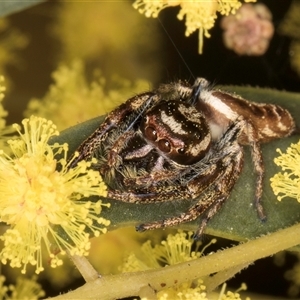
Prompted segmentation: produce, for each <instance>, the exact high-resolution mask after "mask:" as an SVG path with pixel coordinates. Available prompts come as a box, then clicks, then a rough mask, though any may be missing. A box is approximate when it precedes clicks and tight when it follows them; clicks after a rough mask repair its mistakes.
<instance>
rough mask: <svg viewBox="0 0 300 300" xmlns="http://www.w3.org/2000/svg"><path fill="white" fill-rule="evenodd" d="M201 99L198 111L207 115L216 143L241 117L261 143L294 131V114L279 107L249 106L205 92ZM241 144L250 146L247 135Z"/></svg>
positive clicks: (216, 92) (229, 96) (224, 95)
mask: <svg viewBox="0 0 300 300" xmlns="http://www.w3.org/2000/svg"><path fill="white" fill-rule="evenodd" d="M199 98H200V99H199V102H198V103H197V105H196V106H197V109H200V110H201V111H202V112H203V113H204V115H205V117H206V119H207V121H208V124H209V126H210V128H211V131H212V136H213V138H214V139H216V138H218V134H220V135H221V134H222V133H223V132H224V130H225V129H226V128H227V127H228V126H229V124H230V123H231V122H233V121H234V120H236V119H237V117H238V116H243V118H244V119H245V120H246V121H247V123H248V124H251V126H252V127H253V129H254V131H255V133H256V135H257V136H256V138H257V141H258V142H269V141H271V140H273V139H276V138H281V137H285V136H289V135H290V134H291V133H292V132H293V131H294V130H295V122H294V120H293V118H292V116H291V114H290V113H289V112H288V111H287V110H286V109H284V108H282V107H281V106H278V105H276V104H265V103H255V102H250V101H247V100H245V99H243V98H241V97H239V96H235V95H232V94H229V93H226V92H223V91H219V90H212V91H209V90H203V91H201V93H200V96H199ZM240 142H242V143H247V142H248V140H247V133H246V132H245V133H244V134H243V135H242V136H241V139H240Z"/></svg>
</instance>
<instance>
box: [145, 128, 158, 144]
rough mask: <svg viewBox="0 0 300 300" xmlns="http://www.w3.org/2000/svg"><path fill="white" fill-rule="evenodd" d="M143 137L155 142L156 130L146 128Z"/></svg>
mask: <svg viewBox="0 0 300 300" xmlns="http://www.w3.org/2000/svg"><path fill="white" fill-rule="evenodd" d="M145 137H146V138H147V139H148V140H150V141H153V142H154V141H156V140H157V132H156V130H155V129H154V128H153V127H151V126H149V127H146V129H145Z"/></svg>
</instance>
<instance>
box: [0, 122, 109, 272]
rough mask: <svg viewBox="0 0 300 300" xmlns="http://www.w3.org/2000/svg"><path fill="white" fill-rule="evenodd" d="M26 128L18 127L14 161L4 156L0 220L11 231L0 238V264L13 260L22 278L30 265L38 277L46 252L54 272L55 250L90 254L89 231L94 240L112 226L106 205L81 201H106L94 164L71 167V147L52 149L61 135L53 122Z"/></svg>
mask: <svg viewBox="0 0 300 300" xmlns="http://www.w3.org/2000/svg"><path fill="white" fill-rule="evenodd" d="M22 124H23V127H24V133H21V131H20V127H19V126H18V125H14V127H15V128H16V130H17V131H18V133H19V135H20V138H19V139H16V140H10V141H9V145H10V148H11V152H12V153H13V154H12V156H11V157H10V156H8V155H7V154H5V153H4V152H3V151H0V194H1V199H0V221H1V222H4V223H6V224H7V225H8V226H9V229H7V231H6V232H5V233H4V234H3V235H2V236H0V239H1V240H3V242H4V247H3V249H2V251H1V252H0V259H1V262H2V263H4V264H6V263H7V261H10V265H11V266H12V267H21V266H23V268H22V272H23V273H25V272H26V266H27V265H28V264H31V265H35V266H36V273H39V272H41V271H42V270H43V266H42V249H43V248H45V250H46V253H47V255H48V256H49V257H50V258H51V266H52V267H55V266H57V265H61V264H62V260H61V259H59V258H58V257H57V256H56V255H55V254H54V253H53V249H55V251H56V252H60V253H62V254H64V253H65V250H68V251H69V252H70V253H71V254H72V255H74V254H77V255H87V254H88V250H89V248H90V242H89V238H90V234H89V233H87V232H86V231H87V230H88V232H91V233H92V234H93V235H95V236H98V235H99V234H100V233H101V232H106V228H105V227H104V228H103V226H107V225H109V221H108V220H105V219H103V218H101V217H99V214H100V212H101V209H102V206H109V205H108V204H103V203H102V202H101V201H98V202H90V201H83V200H82V198H83V197H89V196H91V195H98V196H103V197H105V196H106V194H107V192H106V186H105V184H104V183H103V181H102V178H101V177H100V175H99V172H96V171H93V170H89V167H90V165H91V162H85V161H82V162H80V163H79V164H78V166H76V167H74V168H72V169H69V168H68V165H67V151H68V146H67V145H66V144H64V145H59V144H54V145H49V144H48V142H49V139H50V138H51V137H52V136H55V135H58V131H57V130H56V127H55V125H54V124H53V123H52V122H51V121H47V120H46V119H43V118H38V117H34V116H32V117H30V119H25V120H23V122H22ZM58 231H59V232H60V234H58ZM62 233H63V234H62ZM63 235H64V236H65V237H64V238H63V237H62V236H63Z"/></svg>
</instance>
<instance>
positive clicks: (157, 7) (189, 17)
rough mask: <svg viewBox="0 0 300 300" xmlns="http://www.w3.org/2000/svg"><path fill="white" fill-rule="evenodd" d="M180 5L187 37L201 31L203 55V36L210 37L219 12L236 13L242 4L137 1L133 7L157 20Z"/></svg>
mask: <svg viewBox="0 0 300 300" xmlns="http://www.w3.org/2000/svg"><path fill="white" fill-rule="evenodd" d="M245 2H256V0H245ZM177 5H180V7H181V8H180V11H179V13H178V15H177V18H178V19H179V20H183V19H184V18H185V25H186V31H185V35H186V36H189V35H190V34H191V33H193V32H194V31H196V30H199V53H200V54H201V53H202V48H203V36H205V37H210V34H209V32H208V31H209V30H210V29H211V28H212V27H213V26H214V23H215V20H216V19H217V12H219V13H220V14H221V15H225V16H227V15H229V14H230V13H233V14H234V13H235V12H236V10H237V9H239V8H240V6H241V5H242V3H241V2H240V1H238V0H218V1H217V0H185V1H174V0H136V1H135V2H134V4H133V7H134V8H136V9H137V10H138V11H139V12H140V13H141V14H145V16H146V17H153V18H157V17H158V14H159V12H160V11H161V10H163V9H164V8H167V7H171V6H177Z"/></svg>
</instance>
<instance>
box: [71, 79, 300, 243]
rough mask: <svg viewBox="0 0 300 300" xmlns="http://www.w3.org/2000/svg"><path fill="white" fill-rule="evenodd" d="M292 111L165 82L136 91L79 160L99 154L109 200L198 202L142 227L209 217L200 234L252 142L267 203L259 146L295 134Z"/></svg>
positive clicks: (199, 85)
mask: <svg viewBox="0 0 300 300" xmlns="http://www.w3.org/2000/svg"><path fill="white" fill-rule="evenodd" d="M294 129H295V123H294V120H293V118H292V117H291V115H290V113H289V112H288V111H287V110H285V109H283V108H282V107H280V106H277V105H273V104H257V103H253V102H250V101H247V100H245V99H242V98H241V97H239V96H235V95H232V94H229V93H226V92H223V91H220V90H214V89H211V88H210V87H209V84H208V82H207V81H206V80H205V79H204V78H198V79H197V80H196V81H195V83H194V85H193V86H192V87H191V86H188V85H187V84H183V83H181V82H176V83H172V84H166V85H161V86H160V87H159V88H158V89H157V90H155V91H152V92H147V93H143V94H140V95H137V96H135V97H133V98H131V99H129V100H127V102H125V103H123V104H122V105H120V106H119V107H117V108H116V109H115V110H113V111H112V112H111V113H109V114H108V115H107V117H106V118H105V120H104V122H103V123H102V124H101V125H100V126H99V128H98V129H97V130H96V131H95V132H94V133H93V134H92V135H91V136H90V137H89V138H88V139H87V140H85V141H84V142H83V144H82V145H81V146H80V147H79V148H78V150H77V151H78V152H79V156H78V158H77V159H75V160H74V161H73V165H74V164H76V163H77V162H78V161H80V160H82V159H90V158H91V157H92V156H94V157H96V158H97V159H98V163H97V164H96V165H95V166H94V168H96V169H98V170H99V172H100V173H101V175H102V176H103V178H104V180H105V182H106V183H107V185H108V197H109V198H112V199H116V200H120V201H125V202H130V203H137V202H138V203H150V202H161V201H173V200H182V199H187V200H188V199H191V200H196V204H193V205H192V206H191V207H190V208H189V209H188V211H186V212H184V213H182V214H181V215H179V216H174V217H171V218H166V219H165V220H161V221H155V222H151V223H145V224H140V225H138V226H137V230H140V231H143V230H148V229H154V228H161V227H166V226H174V225H177V224H179V223H182V222H188V221H191V220H194V219H196V218H198V217H199V216H200V215H201V216H203V218H202V220H201V224H200V226H199V228H198V229H197V231H196V233H195V237H199V236H200V235H201V234H202V233H203V231H204V229H205V226H206V224H207V222H208V221H209V220H210V219H211V218H212V217H213V216H214V215H215V213H216V212H217V211H218V210H219V208H220V207H221V206H222V204H223V203H224V202H225V201H226V199H228V197H229V195H230V192H231V190H232V189H233V187H234V184H235V183H236V181H237V180H238V178H239V176H240V173H241V170H242V167H243V146H242V145H244V144H249V145H250V147H251V151H252V157H253V164H254V168H255V171H256V174H257V183H256V192H255V205H256V208H257V212H258V215H259V217H260V218H261V219H262V220H263V219H265V214H264V211H263V208H262V205H261V196H262V182H263V175H264V166H263V161H262V155H261V150H260V143H261V142H267V141H270V140H273V139H275V138H280V137H284V136H288V135H290V134H291V133H292V132H293V131H294Z"/></svg>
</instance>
